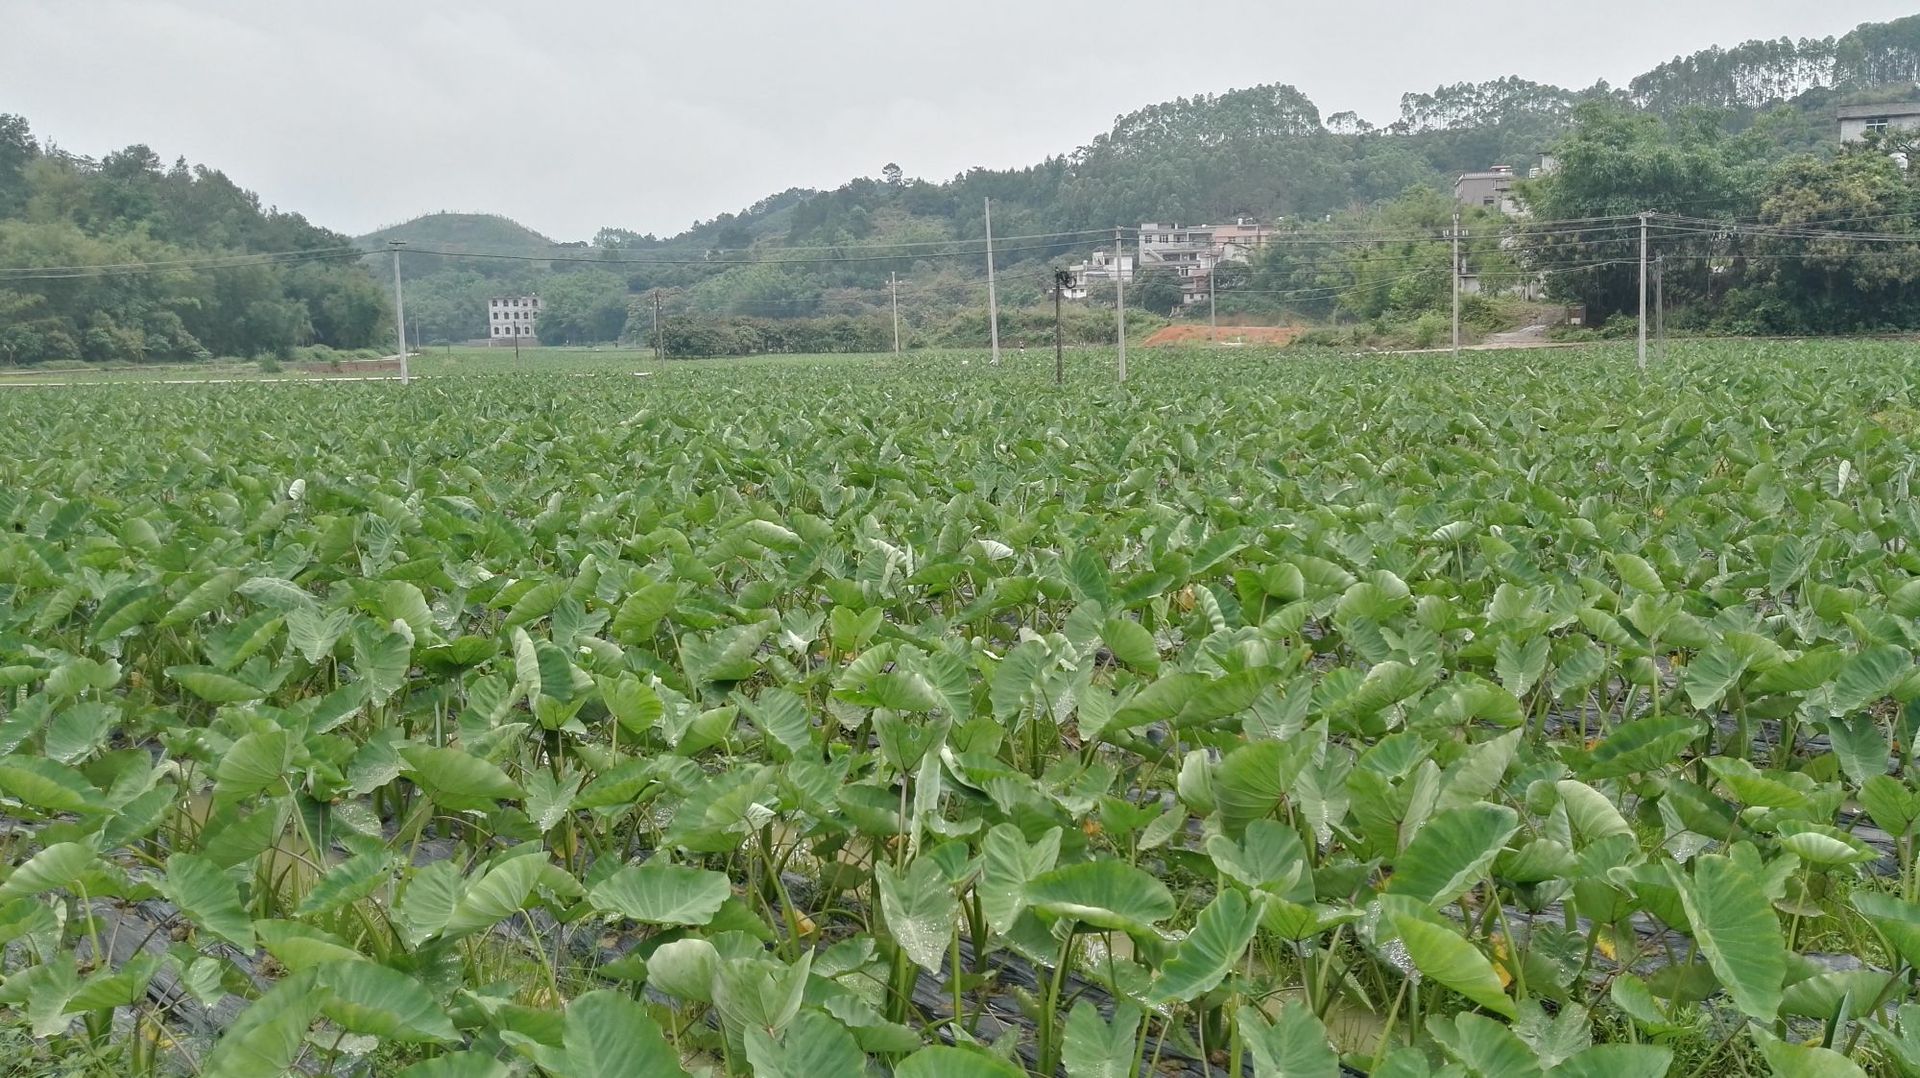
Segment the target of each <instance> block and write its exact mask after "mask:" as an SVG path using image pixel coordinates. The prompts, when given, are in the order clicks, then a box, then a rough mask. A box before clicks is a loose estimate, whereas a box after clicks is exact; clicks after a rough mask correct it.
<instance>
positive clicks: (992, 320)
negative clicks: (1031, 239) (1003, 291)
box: [983, 198, 1000, 367]
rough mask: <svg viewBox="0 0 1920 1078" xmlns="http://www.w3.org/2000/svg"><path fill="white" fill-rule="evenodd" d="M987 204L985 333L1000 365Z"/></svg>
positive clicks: (997, 303)
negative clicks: (990, 341)
mask: <svg viewBox="0 0 1920 1078" xmlns="http://www.w3.org/2000/svg"><path fill="white" fill-rule="evenodd" d="M983 201H985V202H986V204H987V333H988V335H989V336H990V337H991V338H992V340H993V365H994V366H996V367H998V366H999V365H1000V296H999V293H997V292H995V291H994V286H993V200H992V199H990V198H989V199H985V200H983Z"/></svg>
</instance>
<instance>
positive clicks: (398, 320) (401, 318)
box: [387, 240, 407, 385]
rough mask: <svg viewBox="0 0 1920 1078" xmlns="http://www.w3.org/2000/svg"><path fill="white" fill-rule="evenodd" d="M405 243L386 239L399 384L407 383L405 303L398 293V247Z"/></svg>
mask: <svg viewBox="0 0 1920 1078" xmlns="http://www.w3.org/2000/svg"><path fill="white" fill-rule="evenodd" d="M406 245H407V243H406V241H405V240H388V241H387V249H388V250H389V251H392V252H393V336H394V340H395V341H397V342H398V343H399V345H400V384H401V385H406V384H407V304H406V300H405V299H404V298H403V297H402V296H401V294H400V248H402V247H405V246H406Z"/></svg>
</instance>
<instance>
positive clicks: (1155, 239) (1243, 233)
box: [1062, 217, 1274, 305]
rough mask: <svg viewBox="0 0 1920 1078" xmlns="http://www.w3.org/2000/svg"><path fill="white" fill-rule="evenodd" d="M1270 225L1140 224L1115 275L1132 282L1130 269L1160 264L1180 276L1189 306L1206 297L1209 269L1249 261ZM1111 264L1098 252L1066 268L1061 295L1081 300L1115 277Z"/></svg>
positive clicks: (1110, 257)
mask: <svg viewBox="0 0 1920 1078" xmlns="http://www.w3.org/2000/svg"><path fill="white" fill-rule="evenodd" d="M1273 232H1274V229H1273V226H1272V225H1269V224H1265V223H1262V222H1260V221H1256V220H1254V219H1253V218H1251V217H1238V218H1235V219H1234V222H1233V223H1232V224H1227V225H1178V224H1159V223H1157V222H1152V221H1148V222H1144V223H1142V224H1141V225H1140V229H1139V232H1138V238H1137V239H1136V241H1135V252H1134V254H1132V255H1127V254H1124V253H1123V254H1121V255H1120V256H1119V260H1118V263H1117V265H1118V276H1119V278H1120V280H1121V281H1132V280H1133V278H1134V274H1135V272H1136V270H1144V269H1146V268H1148V267H1150V266H1166V267H1169V268H1171V269H1172V270H1173V271H1174V272H1175V273H1177V274H1179V276H1180V301H1181V302H1182V303H1183V304H1187V305H1192V304H1196V303H1202V302H1205V301H1206V298H1207V287H1208V284H1209V282H1210V281H1211V279H1212V277H1213V270H1214V267H1215V266H1217V265H1219V264H1220V263H1222V262H1249V261H1251V260H1252V258H1253V252H1255V251H1257V250H1259V249H1260V248H1261V247H1263V246H1265V245H1266V243H1267V241H1268V240H1269V239H1270V238H1272V236H1273ZM1115 268H1116V262H1115V259H1114V254H1113V252H1112V251H1109V250H1104V249H1103V250H1098V251H1095V252H1093V255H1092V256H1091V257H1090V258H1089V259H1088V260H1087V261H1085V262H1077V263H1075V264H1073V265H1071V266H1069V267H1067V270H1068V272H1069V273H1071V274H1073V283H1072V284H1071V285H1069V286H1068V287H1067V289H1066V291H1065V292H1063V293H1062V295H1063V296H1064V297H1065V298H1067V299H1085V298H1087V286H1088V284H1089V283H1092V282H1098V281H1111V280H1113V279H1114V277H1115Z"/></svg>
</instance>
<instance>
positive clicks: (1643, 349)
mask: <svg viewBox="0 0 1920 1078" xmlns="http://www.w3.org/2000/svg"><path fill="white" fill-rule="evenodd" d="M1651 216H1653V215H1652V214H1650V213H1644V212H1643V213H1641V214H1640V369H1641V370H1643V371H1644V370H1646V369H1647V218H1649V217H1651Z"/></svg>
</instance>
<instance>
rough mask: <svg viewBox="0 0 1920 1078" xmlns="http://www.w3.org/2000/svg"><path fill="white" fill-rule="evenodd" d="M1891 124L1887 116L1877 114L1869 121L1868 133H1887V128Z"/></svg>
mask: <svg viewBox="0 0 1920 1078" xmlns="http://www.w3.org/2000/svg"><path fill="white" fill-rule="evenodd" d="M1889 124H1890V121H1889V119H1888V118H1887V117H1885V116H1875V117H1873V118H1872V119H1870V120H1868V121H1867V133H1868V134H1878V135H1884V134H1886V133H1887V128H1888V126H1889Z"/></svg>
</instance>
